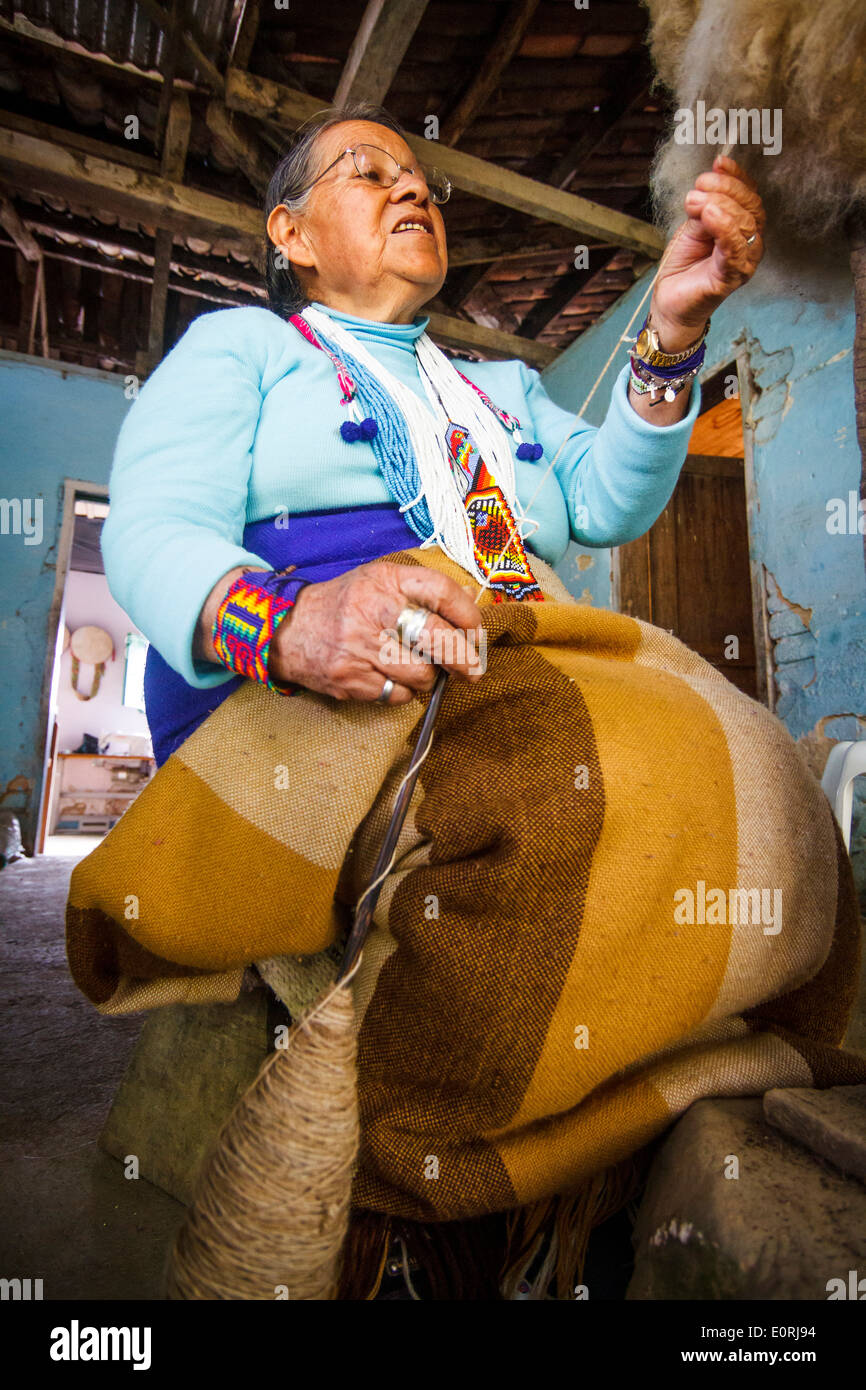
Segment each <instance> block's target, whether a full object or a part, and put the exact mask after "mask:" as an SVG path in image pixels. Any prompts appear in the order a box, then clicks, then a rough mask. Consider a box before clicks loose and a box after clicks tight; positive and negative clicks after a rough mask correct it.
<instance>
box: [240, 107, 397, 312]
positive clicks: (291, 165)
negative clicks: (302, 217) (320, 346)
mask: <svg viewBox="0 0 866 1390" xmlns="http://www.w3.org/2000/svg"><path fill="white" fill-rule="evenodd" d="M345 121H374V122H375V124H376V125H384V126H387V127H388V129H389V130H393V131H395V133H396V134H397V135H402V136H403V137H404V138H405V135H406V132H405V130H404V129H403V127H402V126H401V125H400V123H399V121H397V120H396V119H395V118H394V117H393V116H392V115H391V113H390V112H389V111H386V110H385V108H384V106H376V105H374V104H373V103H372V102H368V101H353V102H349V103H348V104H347V105H346V106H328V107H326V108H325V109H324V110H322V111H317V112H316V114H315V116H313V117H311V119H310V120H309V121H307V122H305V124H304V125H303V126H302V127H301V129H300V130H299V131H298V132H297V135H296V137H295V139H294V141H293V143H292V147H291V149H290V150H289V152H288V154H287V155H284V156H283V158H282V159H281V160H280V162H279V164H278V165H277V167H276V169H275V170H274V172H273V174H272V175H271V181H270V183H269V184H268V191H267V195H266V198H265V221H266V222H267V219H268V218H269V217H270V215H271V213H272V212H273V210H274V208H278V207H280V205H281V204H283V203H285V204H286V206H287V207H288V209H289V211H290V212H303V210H304V209H305V208H306V206H307V203H308V202H309V199H310V194H311V192H312V190H311V189H310V188H309V187H308V185H309V184H310V183H311V182H312V180H313V179H314V178H315V177H316V162H317V161H316V147H317V144H318V140H319V136H320V135H321V134H322V133H323V132H324V131H326V130H330V129H331V128H332V127H333V126H335V125H342V124H343V123H344V122H345ZM302 190H304V191H302ZM265 265H266V267H267V269H266V272H265V278H266V281H267V286H268V302H269V305H270V307H271V309H272V310H273V311H274V313H275V314H279V315H280V317H281V318H284V319H287V318H289V317H290V315H292V314H297V313H298V312H299V311H300V310H301V309H303V308H304V306H305V305H306V304H307V303H308V299H307V296H306V294H305V293H304V291H303V289H302V287H301V283H300V281H299V280H298V277H297V275H296V273H295V269H294V266H293V265H292V264H291V262H288V263H286V258H285V257H284V256H282V255H281V254H280V253H279V252H278V251H277V248H276V247H275V246H274V244H273V242H272V241H271V239H270V237H269V236H268V235H267V233H266V234H265Z"/></svg>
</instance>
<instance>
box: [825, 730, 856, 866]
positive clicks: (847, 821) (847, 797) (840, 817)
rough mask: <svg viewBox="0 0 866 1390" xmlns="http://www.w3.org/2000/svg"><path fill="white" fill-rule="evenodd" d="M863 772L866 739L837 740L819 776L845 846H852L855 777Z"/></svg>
mask: <svg viewBox="0 0 866 1390" xmlns="http://www.w3.org/2000/svg"><path fill="white" fill-rule="evenodd" d="M862 773H866V739H861V740H860V741H858V742H857V743H837V744H836V746H835V748H833V750H832V751H831V753H830V756H829V758H828V759H827V766H826V767H825V768H824V776H823V777H822V778H821V787H822V789H823V791H824V794H825V796H826V797H827V800H828V801H829V802H830V805H831V806H832V807H833V811H834V813H835V816H836V819H837V821H838V822H839V825H840V826H841V829H842V838H843V839H844V841H845V848H846V849H848V850H850V848H851V819H852V815H853V810H854V778H855V777H858V776H860V775H861V774H862Z"/></svg>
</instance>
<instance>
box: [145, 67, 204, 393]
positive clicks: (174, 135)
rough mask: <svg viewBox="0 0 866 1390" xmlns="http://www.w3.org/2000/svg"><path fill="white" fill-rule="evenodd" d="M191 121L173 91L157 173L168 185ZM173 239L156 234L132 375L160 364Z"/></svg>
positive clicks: (185, 100) (179, 168)
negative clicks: (146, 317)
mask: <svg viewBox="0 0 866 1390" xmlns="http://www.w3.org/2000/svg"><path fill="white" fill-rule="evenodd" d="M191 124H192V118H191V115H190V109H189V97H188V96H187V94H186V92H177V93H176V94H175V95H174V97H173V98H172V102H171V107H170V109H169V114H168V121H167V123H166V130H165V140H164V141H163V148H162V167H161V174H162V177H163V178H165V179H171V180H172V182H176V183H182V182H183V171H184V166H185V165H186V152H187V149H188V148H189V133H190V127H191ZM173 241H174V238H173V236H172V234H171V232H170V231H168V230H166V228H164V227H161V228H160V229H159V231H158V232H157V234H156V243H155V248H154V259H153V285H152V287H151V291H150V324H149V327H148V335H147V350H146V352H144V353H139V354H138V356H137V357H136V362H135V366H136V375H138V376H148V375H149V374H150V372H152V371H153V369H154V367H155V366H156V365H157V363H158V362H159V361H160V359H161V357H162V355H163V352H164V350H165V306H166V302H167V300H168V281H169V276H170V274H171V248H172V244H173Z"/></svg>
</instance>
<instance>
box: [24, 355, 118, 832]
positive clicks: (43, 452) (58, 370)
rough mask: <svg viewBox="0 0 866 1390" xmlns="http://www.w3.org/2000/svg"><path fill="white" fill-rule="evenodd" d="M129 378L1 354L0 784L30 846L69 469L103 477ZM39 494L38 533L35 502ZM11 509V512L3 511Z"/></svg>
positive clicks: (91, 477)
mask: <svg viewBox="0 0 866 1390" xmlns="http://www.w3.org/2000/svg"><path fill="white" fill-rule="evenodd" d="M123 391H124V387H123V378H122V377H120V376H114V375H112V374H110V373H108V372H98V371H92V370H89V369H86V368H83V367H72V366H68V365H61V364H59V363H53V362H52V363H48V362H44V361H42V359H40V358H35V357H22V356H18V355H17V354H14V353H0V499H5V501H6V502H11V501H14V500H15V499H17V501H18V502H19V503H23V504H24V508H23V511H22V512H21V514H20V515H21V516H22V526H26V529H27V531H29V533H30V534H29V535H25V534H24V533H23V529H22V530H19V531H18V533H17V534H16V533H15V532H14V530H13V527H14V526H15V524H16V521H17V515H16V512H15V511H14V510H9V509H7V508H2V510H0V518H2V526H3V529H4V532H5V534H0V792H5V791H7V790H10V787H11V793H10V794H9V795H7V796H6V798H5V799H4V800H3V802H2V806H3V808H4V809H8V810H11V811H13V812H14V813H15V814H16V815H17V816H18V818H19V820H20V822H21V831H22V836H23V838H24V843H25V847H26V848H27V849H28V851H32V848H33V842H34V838H35V831H36V816H37V812H38V806H39V795H40V791H41V779H42V767H43V753H42V750H43V746H44V738H45V729H44V728H43V727H42V716H41V714H40V708H39V706H40V693H41V689H42V681H43V675H44V670H45V660H46V650H47V647H46V644H47V642H48V640H49V632H48V628H49V614H50V608H51V600H52V597H53V594H54V580H55V571H56V565H57V546H58V541H59V537H60V526H61V520H62V518H61V508H62V505H63V480H64V478H67V477H69V478H81V479H84V480H86V481H87V482H92V483H99V484H103V485H104V484H107V482H108V474H109V470H110V467H111V458H112V455H113V453H114V444H115V440H116V438H117V432H118V430H119V428H120V424H121V421H122V419H123V417H124V415H125V413H126V411H127V410H128V409H129V402H128V401H127V400H126V399H125V397H124V394H123ZM40 503H41V535H40V534H39V526H38V522H39V510H40ZM7 518H8V519H7Z"/></svg>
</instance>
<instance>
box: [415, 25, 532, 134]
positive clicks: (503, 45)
mask: <svg viewBox="0 0 866 1390" xmlns="http://www.w3.org/2000/svg"><path fill="white" fill-rule="evenodd" d="M538 4H539V0H512V4H511V5H510V6H509V9H508V13H507V15H506V16H505V20H504V22H503V24H502V26H501V28H500V30H499V33H498V34H497V35H496V38H495V39H494V40H493V43H492V44H491V46H490V50H489V52H488V54H487V57H486V58H485V59H484V62H483V63H482V65H481V68H480V70H479V71H478V73H477V74H476V76H475V80H474V82H473V83H472V85H471V86H470V87H469V89H468V91H466V92H464V94H463V96H462V97H461V98H460V100H459V102H458V103H457V106H456V107H455V109H454V110H453V111H452V113H451V115H450V116H449V117H448V119H447V120H446V122H445V124H444V126H443V127H442V129H441V130H440V132H439V139H440V140H441V142H442V144H443V145H456V143H457V141H458V140H459V139H460V136H461V135H462V134H463V132H464V130H465V129H466V127H467V126H469V125H471V124H472V122H473V121H474V119H475V117H476V116H477V115H478V114H479V112H480V111H481V110H482V109H483V108H484V107H485V106H486V105H487V102H488V101H489V100H490V98H491V96H492V95H493V93H494V91H495V90H496V87H497V85H498V83H499V80H500V78H501V77H502V74H503V72H504V71H505V69H506V67H507V66H508V64H509V63H510V62H511V59H512V58H513V57H514V55H515V53H516V52H517V50H518V48H519V47H520V44H521V42H522V40H523V36H524V34H525V33H526V31H527V29H528V28H529V26H530V24H531V23H532V19H533V16H534V15H535V11H536V10H537V9H538Z"/></svg>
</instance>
